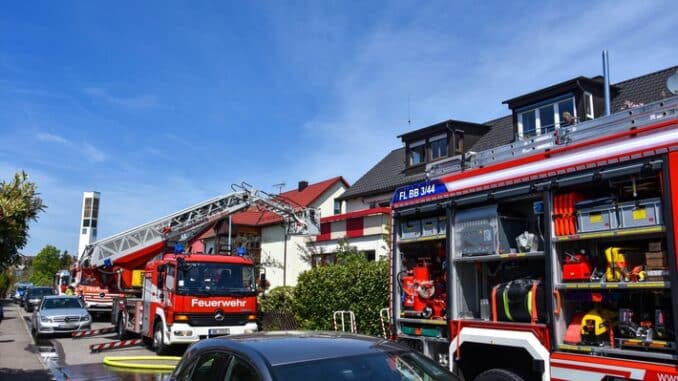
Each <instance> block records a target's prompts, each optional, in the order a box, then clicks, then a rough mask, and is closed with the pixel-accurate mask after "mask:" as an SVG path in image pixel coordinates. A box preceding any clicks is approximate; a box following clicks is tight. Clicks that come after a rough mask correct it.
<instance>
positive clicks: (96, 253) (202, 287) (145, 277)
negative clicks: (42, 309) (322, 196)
mask: <svg viewBox="0 0 678 381" xmlns="http://www.w3.org/2000/svg"><path fill="white" fill-rule="evenodd" d="M232 188H233V193H230V194H226V195H223V196H219V197H215V198H213V199H211V200H207V201H205V202H202V203H200V204H197V205H194V206H192V207H190V208H187V209H184V210H181V211H179V212H176V213H174V214H172V215H169V216H166V217H163V218H160V219H157V220H155V221H152V222H149V223H147V224H144V225H141V226H138V227H135V228H132V229H130V230H127V231H125V232H122V233H119V234H116V235H114V236H111V237H108V238H104V239H102V240H99V241H96V242H94V243H92V244H90V245H88V246H87V248H86V249H85V251H84V253H83V255H82V256H81V257H80V258H79V261H78V268H79V272H80V274H81V275H80V278H79V281H80V282H81V286H82V287H88V286H90V285H92V287H99V289H104V288H106V287H108V289H109V290H110V292H111V293H108V294H104V293H103V292H102V294H103V295H99V297H100V298H110V299H108V300H106V299H97V298H96V295H92V296H91V297H88V294H87V293H85V294H84V295H83V296H84V299H85V302H86V303H87V302H89V303H90V304H88V308H89V307H90V306H92V305H95V306H100V305H102V304H101V303H104V302H105V303H108V304H105V307H107V308H108V311H109V312H111V320H112V323H113V324H114V325H115V326H116V327H117V329H118V334H119V335H120V336H125V335H126V334H129V333H135V334H139V335H141V336H142V337H144V338H148V339H149V340H152V341H153V343H154V348H155V349H156V350H157V351H158V352H159V353H164V352H166V350H167V348H168V347H169V346H171V345H173V344H187V343H192V342H195V341H198V340H199V339H201V338H204V337H208V336H217V335H227V334H240V333H245V332H250V331H253V330H256V327H257V325H256V318H255V316H256V312H257V304H256V295H255V292H256V287H255V286H256V284H255V282H256V276H255V267H254V264H253V263H252V260H251V259H249V258H248V257H240V256H231V255H219V254H216V255H211V254H210V255H207V254H202V253H187V254H184V253H183V247H184V244H185V243H186V242H190V241H191V240H192V239H193V238H195V237H196V236H197V235H198V234H199V233H200V232H202V231H204V229H206V228H208V227H209V226H212V225H213V224H214V223H215V222H218V221H221V220H223V219H225V218H227V217H228V216H230V215H232V214H233V213H236V212H239V211H242V210H245V209H247V208H249V207H250V206H253V207H255V206H256V207H257V208H259V209H260V210H266V211H270V212H273V213H277V214H279V215H280V216H282V217H283V224H284V225H285V227H286V229H287V234H288V235H317V234H318V233H319V230H320V211H319V210H317V209H314V208H305V207H299V206H296V205H292V204H290V203H289V201H287V200H285V199H282V198H280V197H279V196H277V195H271V194H268V193H265V192H262V191H259V190H256V189H253V188H252V187H251V186H250V185H249V184H246V183H243V184H240V185H234V186H232ZM226 254H231V253H226ZM87 276H89V278H87ZM109 300H110V301H109Z"/></svg>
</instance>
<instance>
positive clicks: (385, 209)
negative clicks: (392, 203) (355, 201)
mask: <svg viewBox="0 0 678 381" xmlns="http://www.w3.org/2000/svg"><path fill="white" fill-rule="evenodd" d="M390 213H391V208H389V207H388V206H383V207H378V208H372V209H364V210H358V211H356V212H349V213H344V214H337V215H334V216H327V217H322V218H320V223H321V224H325V223H328V222H336V221H342V220H348V219H351V218H358V217H367V216H373V215H376V214H390Z"/></svg>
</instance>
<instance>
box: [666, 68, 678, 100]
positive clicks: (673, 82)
mask: <svg viewBox="0 0 678 381" xmlns="http://www.w3.org/2000/svg"><path fill="white" fill-rule="evenodd" d="M666 87H668V88H669V91H670V92H672V93H673V95H678V70H676V72H675V73H673V75H672V76H670V77H669V78H668V79H667V80H666Z"/></svg>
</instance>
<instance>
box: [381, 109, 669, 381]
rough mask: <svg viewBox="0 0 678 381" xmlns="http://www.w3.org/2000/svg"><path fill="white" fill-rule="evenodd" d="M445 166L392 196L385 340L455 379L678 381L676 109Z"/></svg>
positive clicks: (629, 113)
mask: <svg viewBox="0 0 678 381" xmlns="http://www.w3.org/2000/svg"><path fill="white" fill-rule="evenodd" d="M448 160H450V159H448ZM450 161H455V162H454V163H451V162H448V163H444V164H443V165H440V166H439V167H436V166H435V163H434V164H433V165H430V167H429V168H427V170H429V173H430V174H432V175H431V176H430V177H429V179H428V180H427V181H425V182H422V183H416V184H411V185H407V186H403V187H401V188H399V189H396V191H395V194H394V196H393V200H392V206H393V208H392V213H393V226H394V228H393V233H392V248H393V257H392V274H391V285H392V287H391V290H392V293H391V305H390V308H391V312H392V313H391V322H392V327H393V332H392V333H393V335H394V338H395V339H397V340H399V341H403V342H405V343H407V344H408V345H411V346H413V347H416V348H418V349H420V350H421V351H423V352H424V353H425V354H427V355H429V356H430V357H432V358H434V359H436V360H439V361H441V362H443V363H447V364H448V365H449V367H450V369H451V370H453V371H454V372H455V373H457V374H459V375H461V376H462V377H463V378H464V379H465V380H478V381H488V380H511V381H519V380H573V381H575V380H576V381H581V380H646V381H650V380H662V381H663V380H678V367H677V364H678V362H677V360H678V346H677V345H676V332H675V327H676V326H677V324H678V314H677V312H678V311H676V310H675V306H676V305H678V271H677V270H678V269H677V267H676V265H677V262H678V259H677V257H676V252H677V250H676V249H677V248H676V238H675V237H676V235H677V233H678V227H677V226H678V225H677V224H678V209H676V205H678V189H677V188H676V187H678V97H676V96H674V97H671V98H666V99H664V100H662V101H658V102H654V103H651V104H647V105H643V106H639V107H635V108H631V109H628V110H624V111H621V112H618V113H614V114H611V115H607V116H603V117H600V118H597V119H594V120H590V121H586V122H581V123H576V124H573V125H569V126H563V127H561V128H556V129H555V131H554V132H553V133H550V134H542V135H539V136H534V137H532V138H529V139H524V140H518V141H516V142H515V143H512V144H510V145H507V146H501V147H498V148H494V149H492V150H488V151H479V152H467V153H464V154H462V155H459V156H457V157H455V158H451V160H450Z"/></svg>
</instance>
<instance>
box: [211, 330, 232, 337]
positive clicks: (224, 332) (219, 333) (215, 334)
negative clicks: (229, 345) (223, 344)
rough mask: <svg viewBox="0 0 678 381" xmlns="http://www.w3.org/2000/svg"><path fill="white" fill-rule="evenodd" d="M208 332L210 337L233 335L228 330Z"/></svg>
mask: <svg viewBox="0 0 678 381" xmlns="http://www.w3.org/2000/svg"><path fill="white" fill-rule="evenodd" d="M208 332H209V335H210V336H223V335H228V334H229V333H231V331H230V330H229V329H228V328H213V329H210V330H209V331H208Z"/></svg>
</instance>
